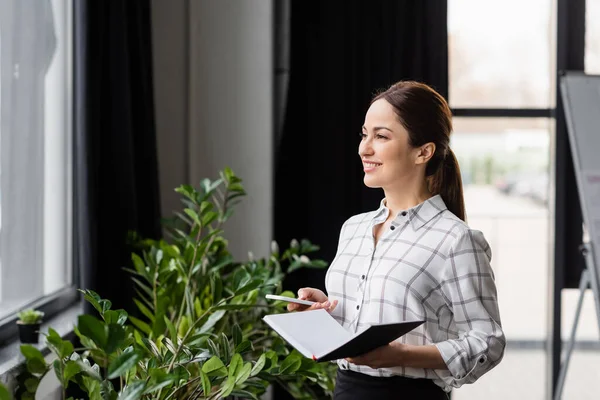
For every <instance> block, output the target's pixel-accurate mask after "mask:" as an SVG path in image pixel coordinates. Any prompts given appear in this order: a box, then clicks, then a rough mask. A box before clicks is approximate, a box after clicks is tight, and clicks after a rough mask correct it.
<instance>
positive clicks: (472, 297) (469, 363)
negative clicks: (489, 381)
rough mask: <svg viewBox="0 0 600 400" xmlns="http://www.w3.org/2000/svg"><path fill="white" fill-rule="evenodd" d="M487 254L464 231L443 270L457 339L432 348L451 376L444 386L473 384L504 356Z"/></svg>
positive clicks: (477, 238) (475, 235)
mask: <svg viewBox="0 0 600 400" xmlns="http://www.w3.org/2000/svg"><path fill="white" fill-rule="evenodd" d="M490 260H491V250H490V246H489V245H488V243H487V241H486V240H485V238H484V236H483V234H482V233H481V232H479V231H476V230H465V231H464V232H462V233H460V234H459V236H458V237H457V238H456V239H455V242H454V245H453V246H452V249H451V250H450V253H449V256H448V259H447V260H446V265H445V268H444V277H443V281H442V293H443V295H444V297H445V298H446V302H447V304H448V307H449V308H450V309H451V310H452V313H453V315H454V323H455V325H456V329H457V331H458V333H459V335H458V338H456V339H450V340H446V341H444V342H440V343H437V344H436V346H437V348H438V350H439V352H440V354H441V355H442V358H443V359H444V362H445V363H446V365H447V367H448V370H449V371H450V374H449V375H447V376H446V377H444V378H442V379H443V380H444V381H445V383H446V384H448V385H450V386H453V387H456V388H458V387H460V386H462V385H463V384H465V383H473V382H475V381H476V380H477V379H478V378H479V377H481V376H482V375H483V374H485V373H486V372H488V371H489V370H491V369H492V368H494V367H495V366H496V365H497V364H498V363H499V362H500V361H501V360H502V357H503V356H504V349H505V347H506V339H505V337H504V332H503V331H502V326H501V322H500V312H499V310H498V297H497V293H496V284H495V281H494V273H493V271H492V268H491V266H490Z"/></svg>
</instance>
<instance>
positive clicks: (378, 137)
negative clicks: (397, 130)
mask: <svg viewBox="0 0 600 400" xmlns="http://www.w3.org/2000/svg"><path fill="white" fill-rule="evenodd" d="M375 137H376V138H377V139H387V136H383V135H379V134H378V135H376V136H375Z"/></svg>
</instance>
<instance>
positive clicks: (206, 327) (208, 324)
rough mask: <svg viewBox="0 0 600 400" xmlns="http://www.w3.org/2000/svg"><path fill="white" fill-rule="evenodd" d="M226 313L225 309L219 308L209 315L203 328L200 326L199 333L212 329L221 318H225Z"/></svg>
mask: <svg viewBox="0 0 600 400" xmlns="http://www.w3.org/2000/svg"><path fill="white" fill-rule="evenodd" d="M224 315H225V310H218V311H216V312H214V313H212V314H211V315H210V317H208V320H207V321H206V322H205V323H204V325H202V328H200V332H199V333H205V332H208V331H209V330H210V329H212V327H213V326H215V324H216V323H217V322H219V321H220V320H221V318H223V316H224Z"/></svg>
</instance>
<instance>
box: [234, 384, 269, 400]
mask: <svg viewBox="0 0 600 400" xmlns="http://www.w3.org/2000/svg"><path fill="white" fill-rule="evenodd" d="M261 388H262V387H261ZM231 395H232V396H234V397H236V398H240V399H253V400H258V397H256V395H255V394H254V393H250V392H249V391H247V390H234V391H233V392H231Z"/></svg>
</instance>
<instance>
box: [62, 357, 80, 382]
mask: <svg viewBox="0 0 600 400" xmlns="http://www.w3.org/2000/svg"><path fill="white" fill-rule="evenodd" d="M80 372H81V365H79V364H78V363H77V362H76V361H67V364H66V365H65V370H64V371H63V378H64V382H65V383H67V382H69V381H70V380H71V378H73V377H74V376H75V375H77V374H78V373H80Z"/></svg>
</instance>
